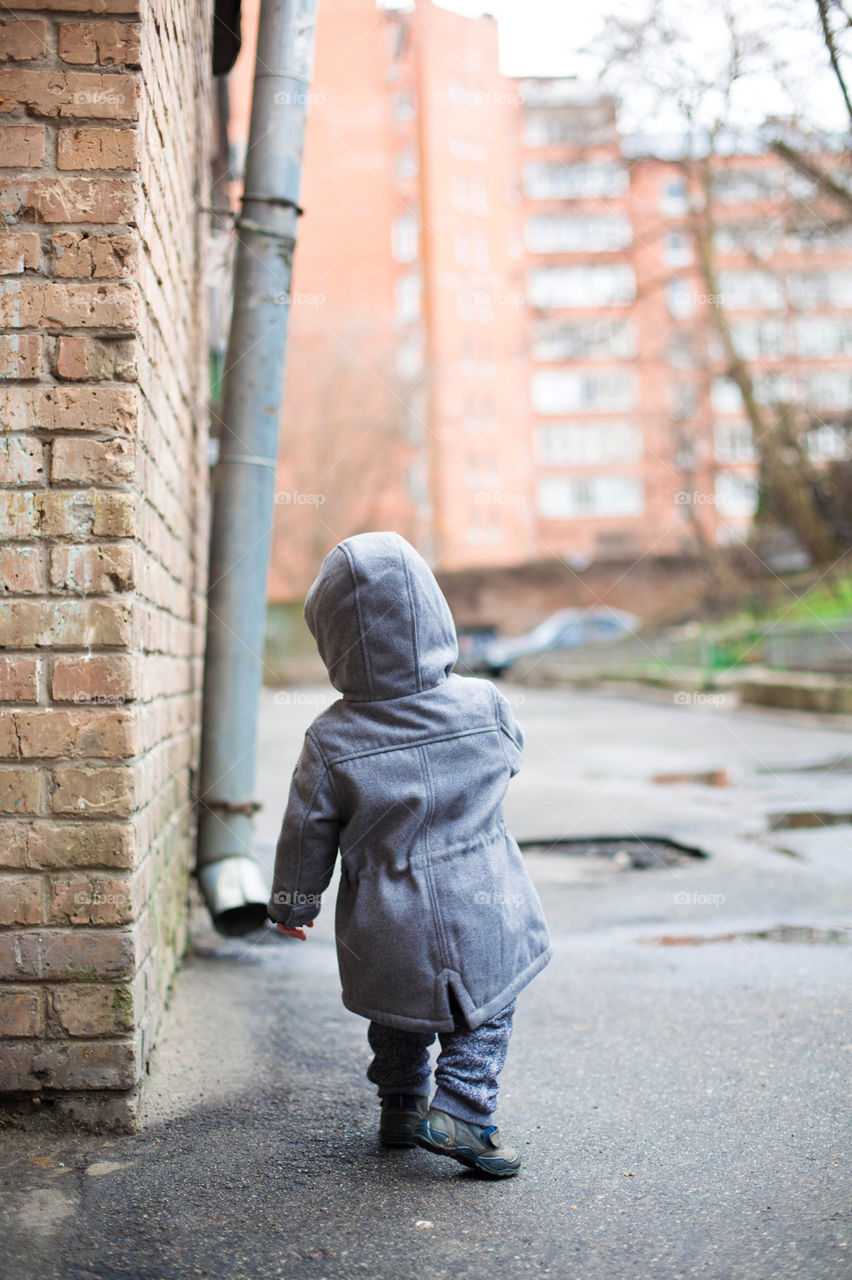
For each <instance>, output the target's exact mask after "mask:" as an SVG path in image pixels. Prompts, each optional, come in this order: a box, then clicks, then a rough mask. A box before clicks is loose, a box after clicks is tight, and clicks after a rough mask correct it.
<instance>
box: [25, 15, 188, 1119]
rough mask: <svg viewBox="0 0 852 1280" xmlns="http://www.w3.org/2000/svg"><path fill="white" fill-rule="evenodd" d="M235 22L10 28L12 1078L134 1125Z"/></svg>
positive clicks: (180, 761) (54, 22)
mask: <svg viewBox="0 0 852 1280" xmlns="http://www.w3.org/2000/svg"><path fill="white" fill-rule="evenodd" d="M210 25H211V12H210V6H209V5H208V4H207V3H206V2H202V0H179V2H178V3H168V4H166V3H154V4H151V5H145V6H143V7H139V6H137V4H136V3H135V0H99V2H98V4H97V5H94V4H93V3H92V0H89V3H87V0H62V3H58V2H57V4H56V5H55V6H54V7H52V8H51V7H50V6H48V5H43V4H35V3H30V4H26V3H24V4H21V5H20V6H16V8H15V10H14V11H7V12H6V14H5V15H4V18H3V20H2V24H0V63H2V65H0V96H2V116H0V157H2V160H0V163H2V165H3V166H4V167H3V174H2V205H3V214H4V222H5V227H4V233H3V235H2V236H0V270H2V273H3V274H2V280H0V377H2V386H0V428H2V435H0V484H2V491H1V492H0V503H2V513H0V521H2V526H1V527H2V535H3V538H4V543H3V549H2V557H0V569H2V575H3V588H4V598H3V600H2V601H0V642H1V643H2V645H3V648H4V651H5V652H4V656H3V659H2V662H1V663H0V702H2V705H0V849H2V856H0V902H2V906H0V978H1V979H2V980H3V985H2V987H0V1034H2V1036H3V1042H2V1049H0V1088H2V1090H4V1091H7V1092H12V1093H17V1092H19V1093H25V1094H32V1093H38V1094H40V1095H41V1096H42V1097H44V1098H53V1099H55V1104H56V1106H58V1107H59V1108H60V1109H62V1110H64V1111H65V1112H66V1113H68V1114H71V1115H72V1116H74V1117H75V1118H77V1119H80V1120H83V1121H90V1120H91V1121H94V1122H98V1123H101V1124H104V1123H106V1124H115V1125H118V1126H121V1127H126V1126H128V1125H130V1124H132V1123H133V1114H134V1108H135V1092H134V1091H135V1088H136V1085H137V1082H138V1080H139V1078H140V1076H141V1074H142V1073H143V1071H144V1067H145V1063H146V1060H147V1058H148V1055H149V1053H150V1050H151V1048H152V1045H153V1042H154V1037H155V1035H156V1029H157V1025H158V1022H159V1018H160V1014H161V1010H162V1007H163V1001H164V997H165V992H166V989H167V987H168V983H169V981H170V978H171V975H172V973H173V971H174V966H175V964H176V961H177V958H178V956H179V955H180V953H181V951H182V949H183V944H184V939H185V931H186V904H187V898H188V875H189V866H190V861H191V849H192V833H193V820H192V818H193V815H192V795H191V778H192V770H193V767H194V764H195V760H196V756H197V747H198V725H199V717H200V679H201V658H202V653H203V625H204V588H205V573H206V545H207V536H206V533H207V422H206V397H207V389H206V378H207V371H206V363H207V352H206V344H205V332H204V329H205V308H204V305H203V301H204V300H203V295H202V291H201V276H200V271H201V268H202V265H203V254H204V237H203V227H204V217H203V215H202V214H201V213H200V212H199V207H200V206H203V205H205V204H207V203H208V200H207V199H206V198H205V195H206V192H207V188H208V177H207V165H208V153H209V147H210V143H209V138H208V134H209V101H210V73H209V39H210Z"/></svg>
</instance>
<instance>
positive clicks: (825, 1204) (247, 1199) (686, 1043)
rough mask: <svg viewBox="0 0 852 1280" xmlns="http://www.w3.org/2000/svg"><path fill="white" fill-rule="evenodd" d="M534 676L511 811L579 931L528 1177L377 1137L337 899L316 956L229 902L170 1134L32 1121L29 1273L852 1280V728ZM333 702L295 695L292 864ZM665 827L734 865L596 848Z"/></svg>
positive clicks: (171, 1056) (558, 956)
mask: <svg viewBox="0 0 852 1280" xmlns="http://www.w3.org/2000/svg"><path fill="white" fill-rule="evenodd" d="M504 691H505V692H506V693H507V695H508V696H509V697H510V698H512V699H513V701H514V703H515V707H514V709H515V714H516V716H517V718H518V719H519V721H520V722H521V724H522V725H523V727H524V729H525V732H526V735H527V750H526V759H525V767H524V770H523V771H522V773H521V774H520V775H519V776H518V778H516V779H515V780H514V782H513V783H512V786H511V789H510V796H509V800H508V803H507V816H508V817H509V820H510V825H511V826H512V828H513V830H514V831H515V833H516V835H517V836H518V837H519V838H520V839H522V840H529V841H536V842H537V843H536V847H535V851H534V852H531V853H530V855H529V856H528V864H529V868H530V872H531V874H532V875H533V878H534V880H535V882H536V884H537V886H538V889H539V893H540V894H541V897H542V901H543V903H544V907H545V911H546V914H547V916H548V920H549V923H550V927H551V932H552V935H553V940H554V950H555V954H554V958H553V960H552V962H551V964H550V965H549V966H548V967H547V969H546V970H545V971H544V972H543V973H542V974H541V975H540V976H539V978H537V979H536V980H535V981H534V982H533V983H532V984H531V986H530V987H528V988H527V990H526V991H525V992H524V993H523V994H522V995H521V997H520V998H519V1000H518V1012H517V1015H516V1022H515V1030H514V1033H513V1037H512V1042H511V1045H510V1050H509V1058H508V1063H507V1066H506V1070H505V1072H504V1077H503V1090H502V1093H501V1102H500V1110H499V1112H498V1117H497V1119H498V1122H499V1124H500V1127H501V1132H502V1133H503V1135H504V1136H505V1139H506V1140H507V1141H509V1142H511V1143H512V1144H513V1145H515V1146H517V1147H518V1148H519V1149H520V1150H521V1152H522V1154H523V1159H524V1167H523V1169H522V1171H521V1173H520V1175H519V1176H518V1177H517V1178H515V1179H511V1180H507V1181H505V1182H499V1183H498V1182H491V1181H487V1180H484V1179H482V1178H480V1177H478V1176H476V1175H475V1174H472V1173H469V1172H466V1171H464V1170H463V1169H461V1167H460V1166H458V1165H456V1164H455V1163H453V1162H452V1161H450V1160H446V1159H441V1158H439V1157H436V1156H433V1155H431V1154H430V1153H428V1152H426V1151H422V1150H420V1149H419V1148H418V1149H415V1150H411V1151H385V1150H383V1149H382V1148H381V1147H380V1146H379V1145H378V1142H377V1121H378V1110H377V1101H376V1099H375V1097H374V1095H373V1092H372V1088H371V1086H369V1085H368V1083H367V1081H366V1079H365V1076H364V1072H365V1070H366V1067H367V1064H368V1062H369V1051H368V1048H367V1043H366V1034H365V1032H366V1024H365V1022H364V1021H363V1020H362V1019H360V1018H358V1017H356V1016H354V1015H352V1014H350V1013H348V1012H347V1011H346V1010H345V1009H344V1008H343V1006H342V1004H341V1003H340V997H339V985H338V979H337V971H336V961H335V953H334V938H333V929H332V922H333V911H332V909H331V908H332V904H331V901H329V902H328V904H327V906H326V908H325V909H324V910H323V912H322V914H321V916H320V918H319V920H318V922H317V925H316V927H315V929H314V930H313V931H312V933H311V934H310V935H309V940H308V941H307V942H305V943H300V942H298V941H295V940H293V941H291V940H285V939H282V938H280V937H279V936H277V935H275V934H274V933H272V932H270V933H268V934H266V935H264V936H263V937H262V938H261V939H260V940H257V939H255V940H251V941H247V942H245V941H235V940H224V939H221V938H218V937H217V935H215V934H214V933H213V931H212V930H211V929H210V927H209V925H208V924H207V921H206V918H205V915H204V912H203V910H198V911H197V912H196V917H195V925H194V929H193V946H192V952H191V955H190V956H189V957H188V960H187V963H186V964H185V966H184V967H183V969H182V971H181V973H180V975H179V976H178V979H177V981H176V983H175V987H174V992H173V996H172V1000H171V1005H170V1008H169V1011H168V1014H167V1016H166V1020H165V1024H164V1026H163V1029H162V1033H161V1036H160V1041H159V1044H158V1046H157V1048H156V1050H155V1053H154V1056H153V1060H152V1063H151V1072H150V1078H149V1080H148V1084H147V1088H146V1095H145V1097H146V1101H145V1114H144V1124H143V1126H142V1128H141V1129H140V1131H139V1132H138V1133H137V1134H134V1135H129V1136H99V1137H98V1136H91V1135H89V1136H87V1135H72V1134H54V1133H51V1132H50V1131H49V1130H48V1129H47V1128H46V1127H45V1126H44V1125H43V1124H42V1123H41V1122H40V1121H39V1120H38V1119H35V1120H33V1119H30V1120H28V1121H26V1122H25V1123H24V1127H23V1128H16V1127H7V1128H6V1129H5V1130H4V1131H3V1132H2V1133H0V1174H1V1175H2V1207H1V1208H0V1219H2V1227H3V1247H2V1261H0V1273H2V1275H3V1276H4V1277H9V1280H18V1278H19V1277H28V1278H29V1277H36V1276H37V1277H39V1278H40V1280H54V1277H56V1278H57V1280H58V1278H59V1277H61V1278H62V1280H65V1278H66V1277H67V1278H68V1280H94V1278H95V1277H103V1278H104V1280H131V1278H132V1280H184V1278H188V1277H194V1276H207V1277H211V1278H212V1277H215V1278H216V1280H219V1278H220V1277H221V1278H222V1280H266V1278H267V1277H270V1278H271V1277H277V1276H286V1277H289V1276H294V1277H295V1276H298V1277H304V1278H305V1280H314V1278H316V1280H319V1278H322V1277H327V1278H328V1280H349V1278H350V1277H358V1276H367V1277H374V1278H375V1280H415V1277H416V1278H417V1280H420V1277H430V1278H431V1277H435V1278H436V1280H440V1278H443V1277H453V1278H454V1280H458V1278H459V1277H470V1278H471V1280H485V1278H486V1277H489V1278H490V1277H492V1276H498V1277H501V1278H502V1277H505V1278H507V1280H514V1278H515V1277H526V1276H553V1277H558V1278H559V1280H563V1278H564V1280H573V1278H575V1277H576V1280H680V1278H681V1277H683V1278H686V1277H693V1276H695V1277H702V1280H841V1278H843V1280H846V1278H848V1277H850V1275H852V1265H850V1258H849V1254H850V1248H849V1240H850V1236H849V1231H850V1205H851V1204H852V1194H851V1193H852V1178H850V1172H849V1161H850V1146H852V1144H850V1119H849V1101H850V1096H852V1091H850V1083H852V1081H850V1076H852V1020H850V1010H851V1009H852V1001H850V988H852V983H850V976H851V973H852V965H850V959H852V945H850V938H851V937H852V935H850V924H852V740H850V735H849V727H850V726H849V724H848V722H846V723H843V722H840V721H837V720H834V719H832V720H829V719H820V718H818V717H815V716H809V715H804V714H798V715H797V714H793V713H779V712H771V711H762V710H757V709H747V710H745V709H744V710H740V709H737V708H736V707H734V706H732V705H729V704H728V703H727V702H726V701H725V699H723V698H721V697H717V700H716V701H711V702H707V701H706V700H704V701H701V700H700V699H701V697H702V695H688V698H689V700H688V701H684V700H683V699H681V700H679V701H677V700H675V698H673V697H672V695H671V694H668V695H663V694H660V695H652V694H647V695H638V694H637V695H628V696H625V695H623V694H618V695H616V694H612V695H610V694H602V693H592V692H569V691H565V690H546V691H544V690H535V689H528V688H523V689H522V688H514V687H512V686H508V685H507V686H505V687H504ZM707 696H709V695H704V697H705V699H706V697H707ZM328 699H329V694H328V692H327V691H325V690H321V689H304V690H288V691H283V690H282V691H280V692H278V693H273V692H268V693H265V694H264V699H263V709H262V718H261V728H260V736H261V743H260V759H261V772H260V780H259V787H260V795H261V798H262V799H263V801H264V806H265V807H264V809H263V810H262V812H261V814H260V815H259V821H258V830H257V839H258V853H259V856H260V857H261V858H262V859H264V860H266V861H267V862H268V861H269V860H270V859H271V856H272V849H273V845H274V840H275V835H276V834H277V826H278V823H279V821H280V816H281V810H282V807H283V804H284V801H285V799H286V792H287V786H288V783H289V777H290V773H291V771H292V768H293V764H294V762H295V758H296V755H297V753H298V749H299V745H300V741H301V735H302V733H303V731H304V728H305V726H306V725H307V723H308V722H309V721H310V720H311V719H312V718H313V716H314V715H315V714H316V713H317V712H318V710H319V709H320V708H321V706H322V705H325V702H326V701H327V700H328ZM650 835H653V836H655V837H656V838H662V839H669V840H672V841H674V842H676V843H677V844H679V845H684V846H688V847H690V848H697V849H700V850H701V851H702V852H703V854H704V855H706V856H703V857H695V856H690V855H685V856H684V857H682V858H681V859H680V860H679V862H678V863H677V865H675V866H671V867H665V868H662V867H660V868H653V869H649V870H637V869H634V868H632V867H631V866H630V864H629V860H628V859H627V858H618V857H616V858H612V857H604V856H594V855H592V856H588V855H585V856H574V855H573V854H572V853H571V852H570V850H571V848H572V845H571V844H570V843H568V844H566V843H565V842H566V841H568V842H570V841H572V840H574V839H576V838H577V837H581V836H583V837H589V838H593V837H596V836H597V837H600V836H611V837H614V838H616V842H617V841H618V840H623V842H624V844H625V848H628V847H630V843H631V842H632V841H634V840H635V839H636V838H640V837H643V836H650ZM331 893H333V886H332V890H331V891H330V894H331Z"/></svg>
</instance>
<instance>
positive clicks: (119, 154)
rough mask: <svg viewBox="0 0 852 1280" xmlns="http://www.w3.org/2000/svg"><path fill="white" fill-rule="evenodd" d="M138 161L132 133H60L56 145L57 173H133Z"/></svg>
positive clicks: (105, 131) (64, 131) (91, 130)
mask: <svg viewBox="0 0 852 1280" xmlns="http://www.w3.org/2000/svg"><path fill="white" fill-rule="evenodd" d="M138 158H139V156H138V135H137V134H136V132H135V130H133V129H63V130H62V132H61V133H60V134H59V138H58V140H57V144H56V167H57V169H133V168H135V167H136V164H137V161H138Z"/></svg>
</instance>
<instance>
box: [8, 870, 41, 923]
mask: <svg viewBox="0 0 852 1280" xmlns="http://www.w3.org/2000/svg"><path fill="white" fill-rule="evenodd" d="M42 891H43V881H42V878H41V876H9V875H6V876H2V877H0V925H11V924H17V925H27V924H41V900H42V896H43V892H42Z"/></svg>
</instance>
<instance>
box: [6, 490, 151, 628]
mask: <svg viewBox="0 0 852 1280" xmlns="http://www.w3.org/2000/svg"><path fill="white" fill-rule="evenodd" d="M135 533H136V498H135V495H134V494H132V493H124V492H117V491H115V490H109V489H101V490H95V489H88V490H80V489H52V490H45V491H44V492H41V493H23V492H20V493H14V492H10V491H8V490H7V491H6V493H5V495H4V500H3V502H2V503H0V537H6V538H31V537H33V536H34V535H35V534H43V535H45V536H46V537H68V538H83V537H85V536H86V535H87V534H94V535H95V536H96V537H102V538H132V537H133V536H134V535H135ZM121 643H123V641H122V642H121Z"/></svg>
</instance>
